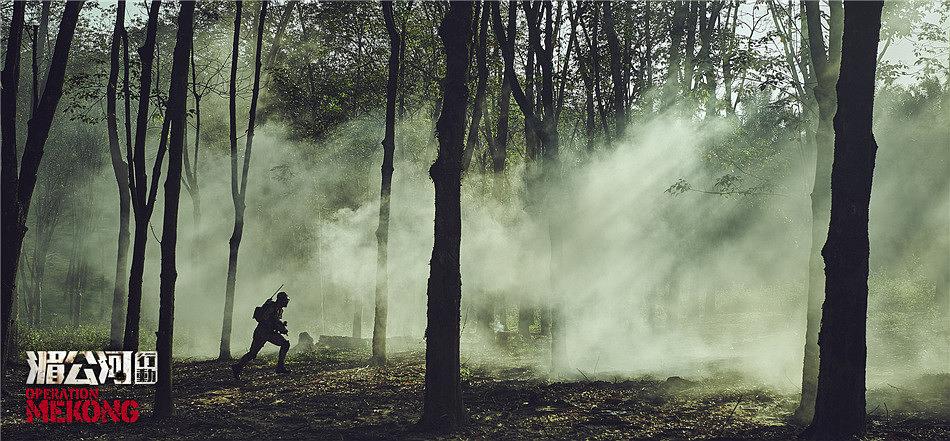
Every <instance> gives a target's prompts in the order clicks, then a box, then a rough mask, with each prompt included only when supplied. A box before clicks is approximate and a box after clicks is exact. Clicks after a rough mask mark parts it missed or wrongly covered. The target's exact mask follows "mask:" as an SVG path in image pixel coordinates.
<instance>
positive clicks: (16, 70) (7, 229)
mask: <svg viewBox="0 0 950 441" xmlns="http://www.w3.org/2000/svg"><path fill="white" fill-rule="evenodd" d="M82 4H83V2H82V1H76V2H67V3H66V6H65V10H64V12H63V17H62V19H61V20H60V24H59V33H58V35H57V36H56V45H55V47H54V48H53V57H52V60H51V63H50V66H51V67H50V69H49V74H48V75H47V81H46V87H44V88H43V95H42V97H41V98H40V100H39V104H38V106H37V108H36V112H34V114H33V117H32V118H30V121H29V122H28V123H27V132H26V143H25V145H24V147H23V157H22V162H21V164H20V167H19V168H20V171H19V173H17V159H16V155H17V153H16V135H15V133H16V96H17V90H18V83H19V77H20V43H21V42H22V38H23V16H24V5H22V4H19V5H18V4H17V3H16V2H14V5H13V15H12V20H11V24H10V34H9V35H10V36H9V38H8V43H7V44H8V46H7V53H6V56H5V57H6V58H5V64H4V68H3V73H2V74H0V78H2V79H0V82H2V88H3V89H2V93H0V96H2V99H3V103H2V104H0V108H2V110H3V112H2V116H0V121H2V123H0V127H2V132H0V135H2V137H3V141H2V154H0V157H2V178H0V186H2V189H0V192H2V202H0V213H2V218H3V221H2V225H3V227H2V233H3V238H4V239H3V240H4V246H3V251H2V258H0V272H2V276H0V279H2V281H0V303H2V305H0V309H2V312H0V315H2V324H0V326H2V330H0V334H2V335H0V340H2V351H0V358H2V359H3V361H4V362H6V361H7V359H8V357H9V356H10V355H11V349H12V345H13V339H12V330H13V327H14V323H13V321H14V314H13V306H14V300H15V296H16V273H17V268H18V264H19V260H20V252H21V251H22V249H23V236H24V235H25V234H26V219H27V215H28V214H29V211H30V201H31V199H32V197H33V190H34V189H35V187H36V175H37V171H38V169H39V166H40V161H41V160H42V159H43V148H44V147H45V146H46V140H47V139H48V138H49V131H50V127H51V126H52V124H53V116H55V114H56V107H57V105H58V104H59V99H60V97H61V96H62V95H63V80H64V78H65V74H66V64H67V62H68V60H69V49H70V46H71V45H72V41H73V35H74V33H75V31H76V22H77V20H78V18H79V11H80V9H82Z"/></svg>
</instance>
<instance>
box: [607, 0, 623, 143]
mask: <svg viewBox="0 0 950 441" xmlns="http://www.w3.org/2000/svg"><path fill="white" fill-rule="evenodd" d="M604 31H605V32H606V33H607V47H608V48H609V49H610V78H611V80H612V82H613V95H614V96H613V108H614V137H615V138H618V139H619V138H620V137H621V136H623V128H624V126H625V125H626V123H627V115H626V112H625V108H624V102H625V101H626V96H625V95H626V91H627V85H626V83H625V82H624V79H623V71H622V63H621V60H620V40H619V39H618V38H617V23H616V20H614V14H613V5H612V4H611V3H604Z"/></svg>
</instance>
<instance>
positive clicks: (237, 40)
mask: <svg viewBox="0 0 950 441" xmlns="http://www.w3.org/2000/svg"><path fill="white" fill-rule="evenodd" d="M242 6H243V3H242V2H241V1H237V2H234V34H233V35H234V36H233V38H232V40H231V78H230V81H229V83H228V84H229V86H228V127H229V136H228V139H229V140H230V145H231V203H232V204H233V205H234V228H233V230H232V231H231V239H230V240H229V241H228V276H227V277H228V278H227V281H226V282H225V288H224V320H223V322H222V325H221V346H220V348H219V349H218V358H219V359H221V360H227V359H230V358H231V321H232V319H233V318H234V284H235V283H236V279H237V267H236V266H237V252H238V247H237V244H240V243H241V236H242V235H243V233H244V206H243V205H242V204H241V203H240V196H241V190H240V187H239V186H238V166H237V164H238V153H237V146H238V137H237V66H238V53H239V52H238V50H239V48H240V44H241V10H242V9H243V8H242Z"/></svg>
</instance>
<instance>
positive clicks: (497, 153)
mask: <svg viewBox="0 0 950 441" xmlns="http://www.w3.org/2000/svg"><path fill="white" fill-rule="evenodd" d="M485 14H486V15H487V14H488V11H487V10H486V11H485ZM508 28H509V31H510V32H514V22H513V21H509V23H508ZM510 111H511V83H509V82H508V78H507V77H505V73H504V69H502V72H501V91H500V92H499V94H498V129H497V131H496V133H495V142H493V143H492V171H494V172H495V173H496V174H501V173H504V172H505V162H506V161H507V159H508V117H509V115H508V114H509V113H510Z"/></svg>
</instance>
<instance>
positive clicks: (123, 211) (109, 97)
mask: <svg viewBox="0 0 950 441" xmlns="http://www.w3.org/2000/svg"><path fill="white" fill-rule="evenodd" d="M124 33H125V2H119V3H118V5H117V9H116V18H115V28H114V30H113V32H112V44H111V46H110V49H109V82H108V84H107V86H106V125H107V126H108V131H109V155H110V158H111V160H112V172H113V174H114V175H115V181H116V185H117V186H118V189H119V240H118V242H119V244H118V250H117V252H116V264H115V285H114V286H113V289H112V320H111V327H110V332H109V347H110V348H111V349H119V348H121V347H122V326H123V325H124V324H125V299H126V292H125V286H126V283H127V281H128V279H127V278H126V277H127V274H128V262H129V210H130V206H131V198H132V196H131V194H130V193H129V169H128V167H129V165H128V164H126V162H125V161H124V160H123V159H122V151H121V148H120V147H119V125H118V121H117V117H116V85H117V83H118V79H119V44H120V40H121V38H122V35H123V34H124Z"/></svg>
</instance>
